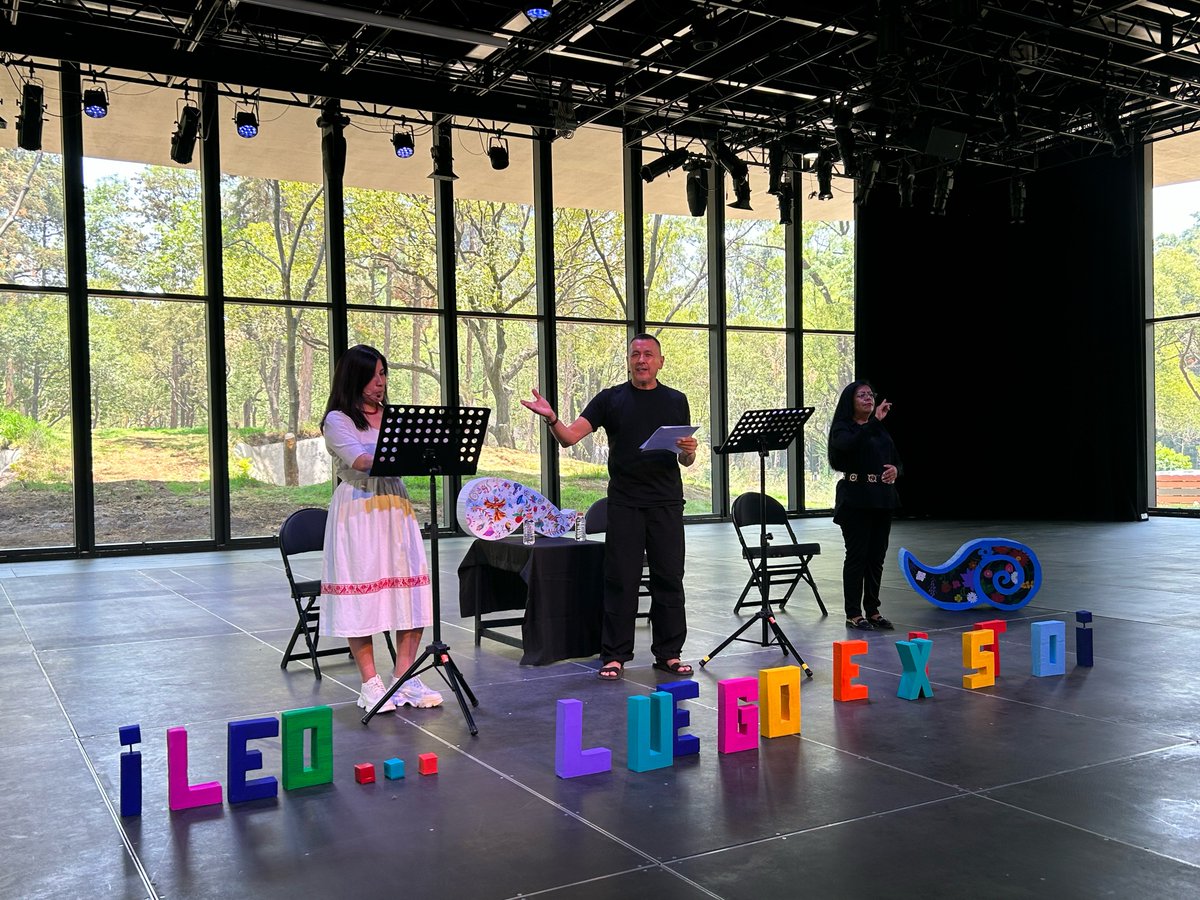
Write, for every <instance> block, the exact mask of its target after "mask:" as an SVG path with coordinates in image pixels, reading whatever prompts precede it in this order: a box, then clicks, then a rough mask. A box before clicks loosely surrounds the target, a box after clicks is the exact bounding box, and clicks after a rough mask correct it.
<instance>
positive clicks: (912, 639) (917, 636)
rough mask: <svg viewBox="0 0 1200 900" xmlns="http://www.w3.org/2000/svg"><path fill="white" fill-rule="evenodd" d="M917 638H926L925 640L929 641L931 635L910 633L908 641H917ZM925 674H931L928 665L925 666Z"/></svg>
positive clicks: (919, 632) (921, 632)
mask: <svg viewBox="0 0 1200 900" xmlns="http://www.w3.org/2000/svg"><path fill="white" fill-rule="evenodd" d="M917 638H925V640H929V634H928V632H924V631H910V632H909V633H908V639H909V640H910V641H915V640H916V639H917ZM925 674H926V675H928V674H929V665H928V663H927V664H926V665H925Z"/></svg>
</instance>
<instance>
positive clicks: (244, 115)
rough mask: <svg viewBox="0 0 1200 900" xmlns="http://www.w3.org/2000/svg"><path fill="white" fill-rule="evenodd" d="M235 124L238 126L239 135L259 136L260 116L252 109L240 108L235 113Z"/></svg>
mask: <svg viewBox="0 0 1200 900" xmlns="http://www.w3.org/2000/svg"><path fill="white" fill-rule="evenodd" d="M233 124H234V125H235V126H237V133H238V137H243V138H252V137H257V136H258V116H257V115H256V114H255V113H254V110H252V109H239V110H238V111H237V112H235V113H234V114H233Z"/></svg>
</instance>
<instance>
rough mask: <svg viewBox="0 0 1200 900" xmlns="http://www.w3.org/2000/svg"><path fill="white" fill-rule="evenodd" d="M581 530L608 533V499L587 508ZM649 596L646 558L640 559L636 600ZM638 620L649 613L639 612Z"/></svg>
mask: <svg viewBox="0 0 1200 900" xmlns="http://www.w3.org/2000/svg"><path fill="white" fill-rule="evenodd" d="M583 528H584V531H586V532H587V533H588V534H603V533H604V532H606V531H608V498H607V497H601V498H600V499H599V500H597V501H596V502H595V503H593V504H592V505H591V506H589V507H588V510H587V512H586V513H584V514H583ZM650 596H651V594H650V566H649V565H648V564H647V562H646V558H645V557H642V580H641V581H640V582H638V598H639V600H640V598H642V597H646V598H649V597H650ZM637 617H638V618H639V619H649V618H650V611H649V610H647V611H646V612H639V613H638V614H637Z"/></svg>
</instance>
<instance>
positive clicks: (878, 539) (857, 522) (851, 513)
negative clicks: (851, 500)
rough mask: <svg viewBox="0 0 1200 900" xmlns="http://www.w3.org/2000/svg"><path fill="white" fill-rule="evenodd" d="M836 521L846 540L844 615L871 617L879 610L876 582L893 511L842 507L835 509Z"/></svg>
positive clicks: (881, 573)
mask: <svg viewBox="0 0 1200 900" xmlns="http://www.w3.org/2000/svg"><path fill="white" fill-rule="evenodd" d="M837 523H838V524H839V525H840V526H841V527H842V537H843V538H844V539H845V541H846V562H845V563H844V564H843V565H842V589H843V591H845V594H846V618H847V619H854V618H857V617H858V616H861V615H863V614H864V613H865V614H866V615H867V617H868V618H870V617H871V616H873V615H875V613H877V612H879V585H880V582H881V581H882V580H883V559H884V557H885V556H887V549H888V536H889V535H890V534H891V532H892V511H891V510H890V509H854V508H850V509H846V508H843V509H840V510H838V514H837Z"/></svg>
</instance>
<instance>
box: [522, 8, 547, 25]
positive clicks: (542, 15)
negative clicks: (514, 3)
mask: <svg viewBox="0 0 1200 900" xmlns="http://www.w3.org/2000/svg"><path fill="white" fill-rule="evenodd" d="M525 15H527V16H528V17H529V18H530V20H531V21H533V22H536V21H538V20H539V19H548V18H550V7H548V6H530V7H527V8H526V9H525Z"/></svg>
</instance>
